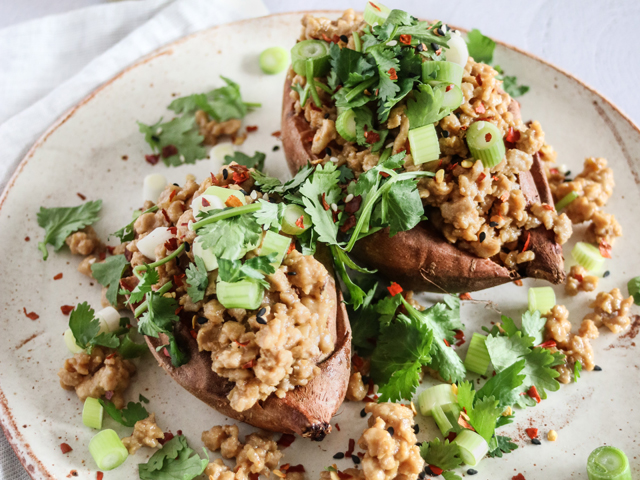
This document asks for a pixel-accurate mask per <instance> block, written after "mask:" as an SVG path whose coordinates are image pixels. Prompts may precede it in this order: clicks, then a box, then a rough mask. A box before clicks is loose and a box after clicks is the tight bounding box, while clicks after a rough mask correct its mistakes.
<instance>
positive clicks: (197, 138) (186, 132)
mask: <svg viewBox="0 0 640 480" xmlns="http://www.w3.org/2000/svg"><path fill="white" fill-rule="evenodd" d="M138 128H139V130H140V133H144V136H145V140H146V142H147V143H148V144H149V145H150V146H151V148H152V149H153V151H154V152H162V150H163V149H164V147H169V146H173V147H175V149H176V150H177V153H174V154H173V155H169V156H167V157H165V156H164V155H162V160H163V161H164V163H165V165H167V166H168V167H169V166H174V167H176V166H178V165H182V164H183V163H195V162H196V160H199V159H201V158H205V157H206V156H207V149H206V148H204V147H203V146H202V141H203V140H204V137H203V136H202V135H200V132H199V130H198V127H197V125H196V119H195V117H194V116H193V115H190V114H185V115H183V116H182V117H177V118H174V119H173V120H170V121H168V122H166V123H162V119H160V120H159V121H158V122H157V123H155V124H154V125H145V124H144V123H141V122H138Z"/></svg>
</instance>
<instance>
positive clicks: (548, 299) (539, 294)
mask: <svg viewBox="0 0 640 480" xmlns="http://www.w3.org/2000/svg"><path fill="white" fill-rule="evenodd" d="M555 304H556V293H555V292H554V291H553V288H551V287H532V288H530V289H529V311H530V312H535V311H536V310H538V311H539V312H540V314H541V315H546V314H547V313H549V312H550V311H551V309H552V308H553V307H554V306H555Z"/></svg>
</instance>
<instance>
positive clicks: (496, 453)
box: [487, 435, 518, 458]
mask: <svg viewBox="0 0 640 480" xmlns="http://www.w3.org/2000/svg"><path fill="white" fill-rule="evenodd" d="M489 447H490V448H491V450H489V453H488V454H487V455H489V456H490V457H491V458H494V457H498V458H502V454H503V453H511V452H513V451H514V450H515V449H516V448H518V445H516V444H515V443H513V442H512V441H511V439H510V438H509V437H505V436H502V435H496V436H495V437H494V438H493V439H492V442H491V444H489Z"/></svg>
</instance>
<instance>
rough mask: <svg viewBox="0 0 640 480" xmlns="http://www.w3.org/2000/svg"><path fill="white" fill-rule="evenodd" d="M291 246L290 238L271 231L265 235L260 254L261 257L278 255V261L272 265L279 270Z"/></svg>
mask: <svg viewBox="0 0 640 480" xmlns="http://www.w3.org/2000/svg"><path fill="white" fill-rule="evenodd" d="M289 245H291V239H290V238H289V237H285V236H284V235H280V234H279V233H275V232H272V231H271V230H269V231H267V232H266V233H265V234H264V239H263V240H262V245H261V246H260V248H259V253H260V255H269V254H270V253H276V259H275V261H274V262H273V263H272V265H273V266H274V267H275V268H278V267H279V266H280V264H281V263H282V259H283V258H284V256H285V254H286V253H287V250H289Z"/></svg>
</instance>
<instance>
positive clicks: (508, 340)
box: [485, 331, 533, 372]
mask: <svg viewBox="0 0 640 480" xmlns="http://www.w3.org/2000/svg"><path fill="white" fill-rule="evenodd" d="M485 344H486V345H487V350H489V356H490V357H491V363H492V364H493V366H494V368H495V369H496V372H501V371H502V370H504V369H505V368H507V367H508V366H509V365H511V364H513V363H514V362H515V361H516V360H517V359H518V358H519V357H522V356H524V355H527V354H528V353H529V352H530V351H531V347H532V346H533V338H532V337H523V336H522V332H520V331H518V332H516V333H515V334H513V335H511V336H510V337H508V336H505V335H498V336H494V335H489V336H488V337H487V340H486V342H485Z"/></svg>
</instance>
